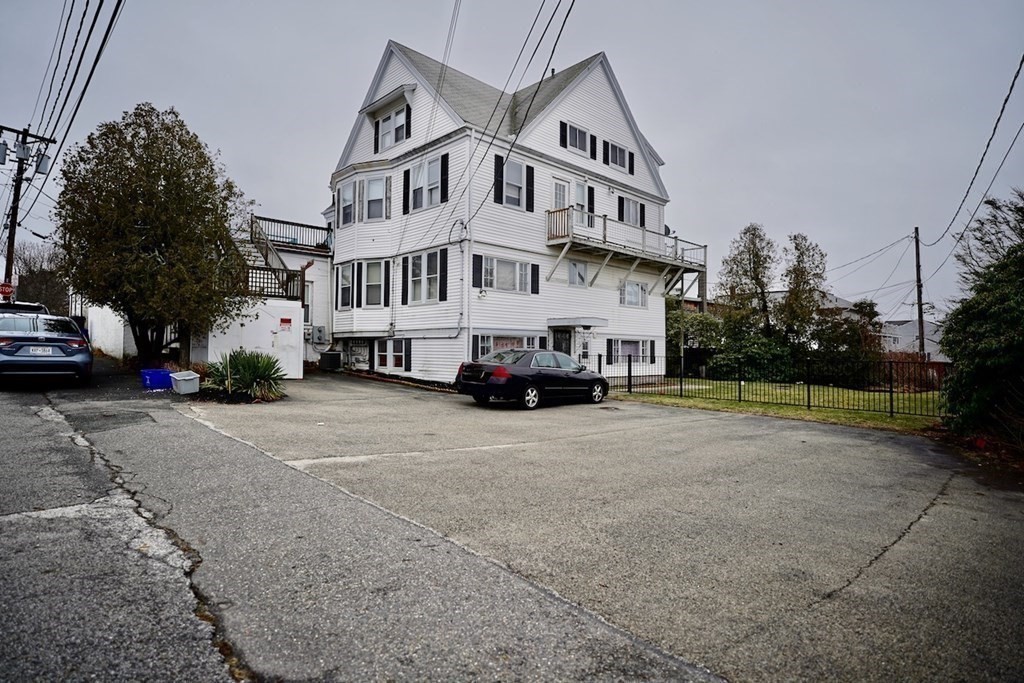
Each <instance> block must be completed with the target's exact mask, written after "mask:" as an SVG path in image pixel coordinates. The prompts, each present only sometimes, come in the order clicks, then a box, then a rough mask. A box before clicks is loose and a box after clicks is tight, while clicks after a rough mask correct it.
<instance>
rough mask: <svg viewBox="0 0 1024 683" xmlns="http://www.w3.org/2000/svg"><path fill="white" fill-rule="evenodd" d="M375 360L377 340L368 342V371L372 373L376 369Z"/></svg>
mask: <svg viewBox="0 0 1024 683" xmlns="http://www.w3.org/2000/svg"><path fill="white" fill-rule="evenodd" d="M376 360H377V340H376V339H371V340H370V371H371V372H372V371H373V369H374V367H376V365H375V362H376Z"/></svg>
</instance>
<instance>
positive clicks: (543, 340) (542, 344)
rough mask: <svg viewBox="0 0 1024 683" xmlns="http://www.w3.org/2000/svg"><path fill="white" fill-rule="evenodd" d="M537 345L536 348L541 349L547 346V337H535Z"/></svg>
mask: <svg viewBox="0 0 1024 683" xmlns="http://www.w3.org/2000/svg"><path fill="white" fill-rule="evenodd" d="M537 346H538V348H542V349H546V348H548V338H547V337H537Z"/></svg>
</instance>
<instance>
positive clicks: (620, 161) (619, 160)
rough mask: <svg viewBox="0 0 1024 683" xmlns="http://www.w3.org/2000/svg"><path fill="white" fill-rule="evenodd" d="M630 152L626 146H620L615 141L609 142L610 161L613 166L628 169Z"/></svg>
mask: <svg viewBox="0 0 1024 683" xmlns="http://www.w3.org/2000/svg"><path fill="white" fill-rule="evenodd" d="M627 156H628V153H627V152H626V148H625V147H620V146H619V145H616V144H615V143H614V142H609V143H608V163H609V164H611V165H612V166H618V167H619V168H621V169H622V170H626V164H627V159H626V157H627Z"/></svg>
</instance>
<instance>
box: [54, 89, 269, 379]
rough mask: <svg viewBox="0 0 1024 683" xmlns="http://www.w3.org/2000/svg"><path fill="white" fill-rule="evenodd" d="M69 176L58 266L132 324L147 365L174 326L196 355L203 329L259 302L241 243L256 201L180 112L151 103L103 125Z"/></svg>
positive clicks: (59, 211) (60, 211)
mask: <svg viewBox="0 0 1024 683" xmlns="http://www.w3.org/2000/svg"><path fill="white" fill-rule="evenodd" d="M61 179H62V189H61V193H60V196H59V198H58V201H57V205H56V209H55V217H56V221H57V231H58V241H57V254H58V263H59V271H60V273H61V275H62V276H63V277H65V278H66V280H67V281H68V283H69V284H70V286H71V287H72V289H73V290H74V291H75V292H76V293H77V294H79V295H81V296H82V297H84V298H85V299H86V300H87V301H90V302H92V303H94V304H97V305H103V306H109V307H110V308H111V309H113V310H114V311H115V312H117V313H119V314H121V315H122V316H123V317H124V319H125V321H126V322H127V323H128V325H129V326H130V328H131V331H132V336H133V337H134V338H135V345H136V348H137V349H138V351H139V357H140V360H141V361H142V362H143V363H144V364H147V365H148V364H150V363H152V362H154V361H155V360H156V359H157V358H158V357H159V355H160V353H161V352H162V350H163V349H164V348H165V346H166V345H167V344H168V343H170V341H172V340H169V339H166V338H165V330H166V329H167V328H168V326H170V325H177V327H178V330H179V332H180V333H181V336H182V339H181V342H182V343H181V347H182V350H183V352H184V353H185V354H187V352H188V347H189V343H188V341H189V339H190V336H191V335H192V334H205V333H207V332H209V331H210V330H212V329H214V328H224V327H226V326H227V325H228V324H229V323H230V322H231V321H232V320H234V319H238V318H239V317H241V316H243V315H244V311H245V310H246V309H247V308H249V307H250V306H252V305H253V303H254V302H255V299H254V298H253V297H251V296H250V295H249V288H248V281H247V266H246V263H245V259H244V258H243V257H242V255H241V254H240V253H239V251H238V249H237V247H236V246H235V243H234V240H233V238H232V230H233V229H234V230H240V229H242V226H243V225H244V223H243V221H244V218H245V215H246V210H247V208H248V204H247V203H246V202H245V200H244V197H243V195H242V193H241V191H240V190H239V189H238V188H237V187H236V186H235V184H234V183H233V182H232V181H231V180H230V179H228V178H227V177H226V176H225V174H224V171H223V169H222V168H221V167H220V166H219V165H218V164H217V163H216V157H215V156H214V155H212V154H211V153H210V151H209V149H208V148H207V146H206V145H205V144H204V143H203V142H202V141H201V140H200V139H199V137H198V136H196V135H195V134H194V133H193V132H192V131H190V130H189V129H188V127H187V126H186V125H185V123H184V121H182V119H181V117H180V116H179V115H178V112H176V111H175V110H174V109H169V110H167V111H158V110H157V109H156V108H155V107H154V106H153V105H152V104H149V103H143V104H139V105H138V106H136V107H135V109H134V110H133V111H130V112H125V114H124V116H123V117H122V118H121V120H120V121H116V122H107V123H102V124H100V125H99V127H98V128H97V129H96V131H95V132H93V133H91V134H90V135H89V136H88V137H87V138H86V140H85V142H84V143H82V144H79V145H76V146H75V148H74V149H72V151H71V152H70V153H69V155H68V156H67V158H66V159H65V161H64V165H63V168H62V171H61ZM186 360H187V358H186Z"/></svg>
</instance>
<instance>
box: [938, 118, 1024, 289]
mask: <svg viewBox="0 0 1024 683" xmlns="http://www.w3.org/2000/svg"><path fill="white" fill-rule="evenodd" d="M1021 131H1024V122H1022V123H1021V124H1020V128H1018V129H1017V134H1016V135H1014V136H1013V140H1011V141H1010V146H1009V147H1007V148H1006V154H1004V155H1003V159H1002V161H1000V162H999V167H998V168H996V172H995V173H993V174H992V180H990V181H989V183H988V187H986V188H985V192H984V193H982V195H981V199H979V200H978V204H977V206H975V207H974V211H972V212H971V216H970V218H968V219H967V225H965V226H964V229H963V231H962V232H961V233H960V235H959V236H958V237H957V238H956V242H954V243H953V248H952V249H950V250H949V253H948V254H946V258H944V259H942V263H940V264H939V267H938V268H936V269H935V270H934V271H933V272H932V274H931V275H929V276H928V277H926V278H925V279H924V282H928V280H931V279H932V278H933V277H935V275H936V274H938V272H939V271H940V270H942V267H943V266H944V265H946V262H947V261H949V257H950V256H952V255H953V252H954V251H956V248H957V247H958V246H960V242H962V241H963V239H964V236H965V235H967V231H968V229H969V228H970V227H971V223H972V222H973V221H974V216H975V215H977V213H978V209H980V208H981V205H982V204H984V203H985V199H986V198H987V197H988V192H989V190H991V189H992V185H993V184H995V182H996V178H997V177H999V172H1000V171H1002V170H1003V164H1005V163H1006V158H1007V157H1009V156H1010V152H1011V151H1012V150H1013V146H1014V145H1015V144H1017V138H1019V137H1020V133H1021Z"/></svg>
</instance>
